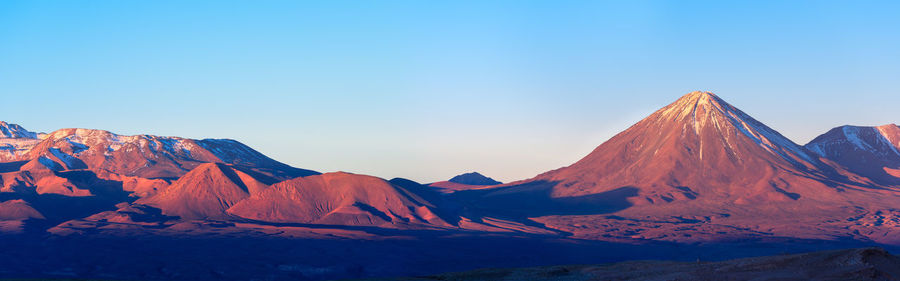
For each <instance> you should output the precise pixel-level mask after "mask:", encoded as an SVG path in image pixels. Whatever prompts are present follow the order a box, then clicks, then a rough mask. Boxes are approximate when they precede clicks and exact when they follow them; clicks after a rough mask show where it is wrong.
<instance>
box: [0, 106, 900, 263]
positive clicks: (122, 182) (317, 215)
mask: <svg viewBox="0 0 900 281" xmlns="http://www.w3.org/2000/svg"><path fill="white" fill-rule="evenodd" d="M0 133H2V135H0V161H2V163H0V184H2V186H0V232H5V233H7V235H19V236H28V237H53V239H73V237H78V239H82V238H84V239H88V238H89V239H113V238H115V237H119V238H121V237H145V239H162V238H165V237H193V239H213V238H215V239H225V238H227V239H236V238H240V239H256V238H259V239H263V238H265V239H273V237H275V238H277V239H287V240H292V239H293V240H296V239H300V240H303V241H332V242H333V241H376V240H377V241H382V240H390V241H394V240H392V239H397V241H412V240H416V241H432V242H434V244H429V245H432V246H433V247H435V248H436V249H443V250H450V249H449V248H446V247H450V246H448V245H442V242H440V241H443V240H441V239H438V238H437V237H454V239H456V238H458V237H468V238H466V239H476V240H478V241H487V240H484V239H495V238H496V237H514V238H515V239H525V240H523V241H526V240H527V241H567V242H566V243H588V244H590V245H601V244H602V245H604V246H603V247H612V246H610V244H605V243H615V245H626V246H616V247H631V246H630V245H643V244H648V243H650V244H654V245H675V244H677V245H682V244H689V245H699V244H709V243H732V245H737V244H745V243H748V241H765V243H776V244H777V243H782V245H788V244H790V243H795V242H772V241H807V242H805V243H813V242H809V241H816V242H815V243H832V244H834V245H837V244H839V243H863V244H866V245H869V244H871V245H879V246H900V208H898V207H896V206H898V204H900V127H898V126H897V125H893V124H891V125H884V126H877V127H859V126H842V127H838V128H835V129H832V130H830V131H828V132H826V133H824V134H822V135H821V136H819V137H817V138H815V139H814V140H813V141H811V142H810V143H808V144H806V145H799V144H797V143H794V142H793V141H791V140H790V139H788V138H786V137H784V136H783V135H782V134H780V133H779V132H777V131H776V130H774V129H772V128H770V127H768V126H766V125H765V124H763V123H762V122H760V121H758V120H756V119H754V118H753V117H751V116H750V115H749V114H747V113H745V112H743V111H741V110H740V109H738V108H736V107H735V106H732V105H731V104H729V103H727V102H725V101H724V100H723V99H721V98H720V97H718V96H716V95H715V94H712V93H709V92H692V93H689V94H687V95H684V96H682V97H681V98H679V99H677V100H676V101H674V102H673V103H671V104H669V105H667V106H665V107H663V108H661V109H659V110H657V111H656V112H654V113H652V114H651V115H650V116H648V117H646V118H644V119H642V120H640V121H639V122H637V123H636V124H634V125H633V126H631V127H630V128H628V129H626V130H625V131H623V132H621V133H619V134H617V135H615V136H614V137H612V138H611V139H609V140H608V141H606V142H604V143H603V144H600V145H599V146H598V147H597V148H596V149H594V150H593V151H592V152H591V153H590V154H588V155H587V156H585V157H584V158H582V159H581V160H578V161H576V162H575V163H574V164H572V165H570V166H566V167H562V168H559V169H556V170H552V171H548V172H545V173H542V174H540V175H537V176H535V177H533V178H530V179H524V180H519V181H515V182H510V183H505V184H504V183H501V182H498V181H495V180H493V179H491V178H489V177H486V176H484V175H482V174H480V173H477V172H472V173H466V174H462V175H459V176H456V177H454V178H452V179H450V180H448V181H443V182H436V183H428V184H420V183H416V182H414V181H411V180H407V179H402V178H396V179H390V180H387V179H382V178H378V177H374V176H368V175H359V174H352V173H346V172H333V173H324V174H322V173H319V172H316V171H313V170H308V169H301V168H295V167H291V166H289V165H287V164H284V163H281V162H278V161H276V160H274V159H272V158H269V157H268V156H265V155H263V154H261V153H259V152H257V151H256V150H253V149H252V148H250V147H248V146H246V145H244V144H242V143H240V142H238V141H235V140H228V139H202V140H194V139H186V138H179V137H161V136H152V135H136V136H124V135H118V134H115V133H111V132H108V131H103V130H91V129H60V130H57V131H54V132H50V133H47V134H44V133H35V132H30V131H28V130H26V129H24V128H23V127H21V126H19V125H15V124H9V123H5V122H0ZM111 237H112V238H111ZM166 239H169V238H166ZM92 241H94V240H92ZM265 241H271V240H265ZM490 241H493V240H490ZM516 241H519V240H516ZM267 243H268V242H267ZM273 243H274V242H273ZM329 243H331V242H329ZM335 243H336V242H335ZM345 243H350V242H345ZM409 243H413V242H409ZM416 243H419V242H416ZM523 243H525V242H523ZM527 243H532V242H527ZM541 243H543V242H541ZM554 243H555V242H554ZM598 243H599V244H598ZM656 243H663V244H656ZM666 243H674V244H666ZM735 243H737V244H735ZM760 243H762V242H760ZM476 244H477V245H482V244H481V243H480V242H479V243H476ZM342 245H343V244H342ZM790 245H793V246H792V247H799V246H796V244H790ZM348 247H349V246H348ZM484 247H486V249H478V251H482V250H490V249H493V248H492V247H499V246H496V245H495V244H494V243H486V244H484ZM592 247H593V246H592ZM598 247H599V246H598ZM660 247H663V248H665V247H670V246H660ZM513 248H515V247H513ZM584 249H585V250H587V249H595V248H591V247H586V248H584ZM304 250H308V249H307V248H304ZM319 251H325V252H330V251H328V250H319ZM348 251H351V250H348ZM388 251H389V250H388ZM502 251H503V250H502V249H501V250H500V252H502ZM576 252H578V253H582V254H583V255H589V254H584V253H583V252H580V251H576ZM374 254H376V253H371V254H370V255H374ZM360 255H363V256H365V255H364V254H360ZM488 256H489V255H488ZM576 256H577V255H576ZM365 257H367V258H360V259H358V260H355V261H354V263H355V264H362V265H361V266H363V265H369V264H374V263H378V262H385V260H384V259H380V260H379V261H377V262H375V261H369V259H368V256H365ZM649 257H655V256H652V255H651V256H649ZM723 257H735V256H733V255H732V256H728V255H724V256H723ZM607 258H608V257H607ZM161 259H163V260H164V258H161ZM432 259H439V258H437V257H432ZM445 259H449V260H445V261H447V262H449V263H450V264H454V263H458V264H461V265H466V266H476V265H478V264H479V263H478V261H477V260H466V261H460V260H458V259H450V258H447V257H445ZM401 260H403V261H404V262H410V261H409V260H405V259H401ZM489 262H501V261H498V260H491V261H489ZM502 262H507V261H502ZM516 265H518V264H516ZM523 265H540V264H523ZM382 266H383V265H382ZM402 267H403V265H397V264H395V265H393V266H383V267H382V268H380V269H379V270H381V271H372V272H367V273H361V272H356V271H353V269H352V268H353V267H352V266H350V267H347V268H340V269H333V270H334V271H336V272H339V273H335V274H333V275H327V274H326V275H322V276H327V277H363V276H373V275H378V274H388V273H386V272H392V273H410V272H404V271H398V270H400V269H398V268H402ZM386 268H390V270H388V269H386ZM449 269H467V267H460V268H449V267H446V266H445V267H435V269H434V270H435V271H437V272H440V271H445V270H449ZM0 270H4V268H3V267H0ZM392 270H393V271H392ZM288 271H289V270H288ZM313 271H315V270H313ZM12 272H17V271H16V270H12ZM153 272H156V271H153ZM304 272H306V271H304ZM348 272H351V273H348ZM352 272H355V273H352ZM437 272H422V273H437ZM148 274H149V275H146V276H143V277H142V278H146V279H172V278H175V277H173V276H171V275H158V274H160V273H159V272H156V273H153V274H150V273H148ZM154 274H157V275H154ZM304 274H306V275H304V276H306V277H308V278H310V279H322V278H325V277H322V276H318V275H316V276H318V277H316V276H313V275H315V274H313V275H310V273H309V272H307V273H304ZM342 274H343V275H342ZM45 275H46V274H43V275H42V274H36V275H35V276H45ZM79 276H88V277H90V276H93V275H91V274H80V275H79ZM161 276H162V277H161ZM310 276H312V277H310ZM124 277H134V276H127V275H126V276H124ZM139 277H140V276H139ZM136 278H137V277H136ZM185 278H187V277H185ZM176 279H177V278H176Z"/></svg>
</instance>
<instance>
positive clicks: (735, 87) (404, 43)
mask: <svg viewBox="0 0 900 281" xmlns="http://www.w3.org/2000/svg"><path fill="white" fill-rule="evenodd" d="M897 3H898V2H896V1H893V2H889V1H884V2H876V1H834V2H832V1H770V2H766V1H708V2H707V1H650V2H644V1H608V2H602V1H571V2H569V1H470V2H469V1H446V2H442V1H321V2H300V1H284V2H281V1H235V2H229V1H196V2H195V1H171V2H167V1H39V0H34V1H33V0H29V1H15V0H6V1H0V97H2V104H3V109H2V110H0V120H6V121H10V122H13V123H18V124H21V125H23V126H25V127H26V128H29V129H31V130H34V131H52V130H55V129H58V128H63V127H84V128H100V129H106V130H111V131H114V132H117V133H122V134H139V133H148V134H158V135H177V136H184V137H192V138H233V139H237V140H239V141H242V142H244V143H246V144H248V145H250V146H252V147H254V148H256V149H258V150H260V151H261V152H263V153H265V154H267V155H269V156H271V157H273V158H275V159H277V160H280V161H283V162H286V163H289V164H291V165H294V166H298V167H302V168H308V169H315V170H319V171H323V172H327V171H337V170H343V171H349V172H356V173H366V174H372V175H376V176H381V177H385V178H392V177H407V178H410V179H414V180H418V181H422V182H429V181H436V180H443V179H447V178H449V177H451V176H453V175H455V174H458V173H462V172H467V171H472V170H477V171H480V172H483V173H484V174H486V175H489V176H493V177H495V178H497V179H499V180H502V181H511V180H517V179H524V178H528V177H531V176H534V175H535V174H538V173H540V172H543V171H546V170H550V169H554V168H558V167H561V166H564V165H567V164H570V163H572V162H574V161H576V160H578V159H579V158H581V157H582V156H584V155H585V154H587V153H588V152H590V151H591V149H593V148H594V147H595V146H597V145H598V144H600V143H602V142H603V141H605V140H606V139H608V138H609V137H611V136H612V135H614V134H615V133H617V132H619V131H621V130H623V129H625V128H627V127H628V126H630V125H631V124H632V123H634V122H636V121H638V120H639V119H641V118H642V117H643V116H645V115H647V114H649V113H651V112H652V111H653V110H655V109H657V108H659V107H661V106H664V105H666V104H668V103H670V102H672V101H673V100H675V99H676V98H678V97H679V96H680V95H682V94H684V93H687V92H689V91H693V90H708V91H713V92H716V93H717V94H718V95H719V96H720V97H722V98H724V99H725V100H727V101H729V102H730V103H732V104H734V105H735V106H737V107H739V108H741V109H743V110H744V111H746V112H747V113H749V114H751V115H753V116H754V117H756V118H757V119H759V120H760V121H763V122H764V123H766V124H768V125H769V126H771V127H773V128H775V129H776V130H779V131H780V132H782V133H783V134H784V135H786V136H788V137H790V138H791V139H793V140H794V141H795V142H798V143H801V144H802V143H805V142H807V141H808V140H810V139H812V138H813V137H814V136H816V135H818V134H820V133H822V132H824V131H826V130H828V129H829V128H831V127H834V126H838V125H842V124H857V125H879V124H885V123H900V114H898V112H900V106H898V105H900V79H898V77H900V17H898V16H897V15H898V14H900V5H898V4H897Z"/></svg>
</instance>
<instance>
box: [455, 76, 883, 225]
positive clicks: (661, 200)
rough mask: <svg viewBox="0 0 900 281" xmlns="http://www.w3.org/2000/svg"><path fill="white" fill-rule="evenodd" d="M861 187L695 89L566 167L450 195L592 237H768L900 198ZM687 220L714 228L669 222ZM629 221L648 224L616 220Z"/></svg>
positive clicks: (480, 208)
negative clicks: (744, 232) (678, 228)
mask: <svg viewBox="0 0 900 281" xmlns="http://www.w3.org/2000/svg"><path fill="white" fill-rule="evenodd" d="M865 186H866V184H865V183H862V182H860V181H859V180H858V177H855V176H853V173H851V172H849V171H847V170H845V169H843V168H842V167H840V166H839V165H836V164H834V162H832V161H830V160H827V159H825V158H822V157H821V156H820V155H818V154H817V153H814V152H812V151H810V150H809V149H807V148H805V147H803V146H800V145H798V144H796V143H794V142H793V141H791V140H789V139H787V138H785V137H784V136H783V135H781V134H780V133H778V132H777V131H775V130H773V129H771V128H769V127H768V126H766V125H764V124H763V123H762V122H759V121H757V120H756V119H754V118H752V117H750V116H749V115H748V114H746V113H744V112H743V111H741V110H739V109H738V108H736V107H734V106H732V105H730V104H728V103H727V102H725V101H724V100H722V99H721V98H719V97H718V96H716V95H714V94H712V93H709V92H692V93H689V94H687V95H685V96H683V97H681V98H679V99H678V100H676V101H675V102H673V103H672V104H669V105H668V106H666V107H663V108H662V109H660V110H657V111H656V112H654V113H653V114H651V115H650V116H648V117H646V118H644V119H643V120H641V121H639V122H638V123H636V124H635V125H633V126H631V127H630V128H628V129H627V130H625V131H623V132H621V133H619V134H618V135H616V136H614V137H612V138H611V139H610V140H608V141H606V142H605V143H603V144H601V145H600V146H598V147H597V148H596V149H594V151H593V152H591V153H590V154H588V155H587V156H586V157H584V158H583V159H581V160H580V161H578V162H576V163H574V164H572V165H571V166H568V167H564V168H560V169H557V170H553V171H550V172H546V173H544V174H541V175H538V176H536V177H534V178H532V179H528V180H524V181H519V182H513V183H510V184H506V185H502V186H499V187H496V188H490V189H486V190H477V191H470V192H464V193H461V194H457V195H455V196H456V197H458V198H461V200H469V201H468V202H469V203H468V204H467V206H468V208H469V209H468V210H469V212H470V213H469V214H468V215H469V216H479V215H480V216H486V215H501V216H513V217H519V218H529V219H531V220H534V221H537V222H540V223H542V224H545V225H547V226H549V227H551V228H556V229H560V230H564V231H568V232H573V233H582V234H588V233H589V235H601V234H602V235H607V236H610V235H614V234H613V233H615V232H623V233H626V234H627V235H626V236H628V237H632V236H633V237H634V238H641V239H648V238H649V239H661V238H662V239H663V240H666V239H674V240H680V239H684V238H685V237H691V238H687V239H689V240H690V239H697V237H700V236H704V235H702V234H706V235H708V236H704V237H706V238H704V239H717V238H716V237H715V236H716V235H715V233H709V232H716V231H713V230H711V229H715V228H719V226H726V225H727V226H728V227H731V228H739V229H744V230H747V231H750V230H752V231H756V230H758V229H765V232H766V233H768V234H767V235H782V234H784V235H788V236H793V235H797V234H798V233H804V232H806V231H811V232H813V233H814V234H810V235H813V236H815V235H823V234H822V232H821V231H819V232H817V231H816V230H810V229H806V230H801V229H800V228H804V227H810V226H811V225H819V224H823V221H827V220H830V219H846V218H847V217H848V216H849V214H855V215H862V216H867V215H869V216H874V215H875V213H878V212H879V211H884V212H887V210H892V209H891V208H892V207H891V206H893V205H895V204H894V202H898V195H897V194H896V193H894V192H889V191H885V190H881V189H878V188H867V187H865ZM610 215H612V216H610ZM610 218H615V219H610ZM685 220H686V221H690V222H698V223H711V222H715V224H713V225H715V226H713V225H703V226H701V225H695V226H692V227H697V229H693V230H682V231H673V230H672V229H669V228H667V226H674V225H675V224H677V223H678V222H684V221H685ZM636 222H642V224H644V225H643V226H640V227H622V226H621V224H626V225H627V224H628V223H631V224H634V225H637V224H636ZM660 224H662V225H664V226H660ZM798 225H802V226H798ZM683 226H687V225H683ZM644 227H649V228H644ZM654 227H655V228H656V230H654V229H652V228H654ZM848 227H850V226H847V225H841V226H835V230H834V231H835V232H846V230H845V229H843V230H842V229H841V228H848ZM701 228H703V229H705V230H701ZM611 229H613V230H615V231H612V233H603V232H610V231H611ZM625 229H628V230H625ZM665 229H668V230H665ZM666 231H669V233H666ZM752 231H751V232H752ZM721 232H722V233H728V234H729V235H730V234H734V233H737V232H740V231H734V230H729V231H721ZM680 235H686V236H685V237H680V238H676V237H677V236H680ZM748 235H750V234H748ZM879 235H880V234H879ZM892 235H895V234H892ZM725 236H727V235H725ZM891 239H895V238H891Z"/></svg>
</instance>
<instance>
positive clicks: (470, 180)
mask: <svg viewBox="0 0 900 281" xmlns="http://www.w3.org/2000/svg"><path fill="white" fill-rule="evenodd" d="M449 182H453V183H460V184H468V185H498V184H502V182H499V181H496V180H494V179H492V178H489V177H486V176H484V175H482V174H480V173H478V172H471V173H465V174H462V175H458V176H455V177H453V178H451V179H450V180H449Z"/></svg>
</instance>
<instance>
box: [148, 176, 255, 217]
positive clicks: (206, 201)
mask: <svg viewBox="0 0 900 281" xmlns="http://www.w3.org/2000/svg"><path fill="white" fill-rule="evenodd" d="M267 182H268V183H272V182H273V179H271V178H267V177H265V176H262V175H256V177H254V176H251V175H249V174H248V173H245V172H243V171H240V170H238V169H235V168H234V166H230V165H225V164H221V163H206V164H201V165H199V166H197V167H196V168H194V169H193V170H191V171H190V172H188V173H187V174H185V175H184V176H182V177H181V178H179V179H178V180H177V181H175V182H173V183H172V185H171V186H169V187H168V188H165V189H164V190H163V191H162V192H160V193H157V194H156V195H153V196H150V197H146V198H141V199H139V200H138V201H136V202H135V203H138V204H147V205H150V206H154V207H157V208H160V209H161V210H162V213H163V214H165V215H170V216H179V217H181V218H183V219H226V218H228V217H229V216H228V215H227V214H226V213H225V210H228V208H230V207H231V206H233V205H234V204H236V203H238V202H239V201H241V200H243V199H245V198H247V197H249V196H250V195H251V194H256V193H259V192H261V191H262V190H264V189H265V188H266V187H268V185H267V184H266V183H267Z"/></svg>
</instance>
